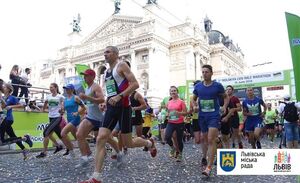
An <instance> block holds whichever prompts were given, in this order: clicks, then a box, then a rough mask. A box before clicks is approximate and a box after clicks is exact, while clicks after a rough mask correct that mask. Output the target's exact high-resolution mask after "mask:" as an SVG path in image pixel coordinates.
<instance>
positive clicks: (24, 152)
mask: <svg viewBox="0 0 300 183" xmlns="http://www.w3.org/2000/svg"><path fill="white" fill-rule="evenodd" d="M22 154H23V159H24V161H25V160H26V159H27V158H28V156H27V155H28V154H29V151H28V150H27V149H24V150H22Z"/></svg>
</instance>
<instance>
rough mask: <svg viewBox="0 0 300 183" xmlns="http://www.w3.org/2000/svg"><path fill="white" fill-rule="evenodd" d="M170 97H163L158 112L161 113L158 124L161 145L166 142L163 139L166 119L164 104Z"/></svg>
mask: <svg viewBox="0 0 300 183" xmlns="http://www.w3.org/2000/svg"><path fill="white" fill-rule="evenodd" d="M169 99H170V97H165V98H164V99H163V101H162V102H161V103H160V107H159V112H160V114H161V123H160V124H159V130H160V136H161V143H162V144H163V145H165V144H166V140H165V129H166V127H167V123H168V119H167V109H166V105H167V103H168V101H169Z"/></svg>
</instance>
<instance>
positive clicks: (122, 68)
mask: <svg viewBox="0 0 300 183" xmlns="http://www.w3.org/2000/svg"><path fill="white" fill-rule="evenodd" d="M117 72H118V73H119V74H120V75H121V76H123V77H125V78H126V79H127V81H128V83H129V86H128V87H127V88H126V89H125V90H124V91H123V92H122V93H120V94H119V95H116V96H114V97H111V98H110V99H109V100H108V103H109V104H111V105H112V106H114V105H116V103H117V102H119V101H120V100H121V99H122V96H123V97H126V96H129V95H130V94H131V93H132V92H134V91H135V90H136V89H138V88H139V83H138V82H137V80H136V78H135V76H134V74H133V73H132V72H131V70H130V68H129V67H128V65H127V64H126V63H124V62H121V63H120V64H119V67H118V68H117ZM121 95H122V96H121Z"/></svg>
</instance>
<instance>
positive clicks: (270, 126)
mask: <svg viewBox="0 0 300 183" xmlns="http://www.w3.org/2000/svg"><path fill="white" fill-rule="evenodd" d="M274 128H275V123H271V124H266V129H274Z"/></svg>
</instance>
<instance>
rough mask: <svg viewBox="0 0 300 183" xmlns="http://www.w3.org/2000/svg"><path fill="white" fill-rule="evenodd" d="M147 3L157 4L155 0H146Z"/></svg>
mask: <svg viewBox="0 0 300 183" xmlns="http://www.w3.org/2000/svg"><path fill="white" fill-rule="evenodd" d="M147 4H157V3H156V0H148V2H147Z"/></svg>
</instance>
